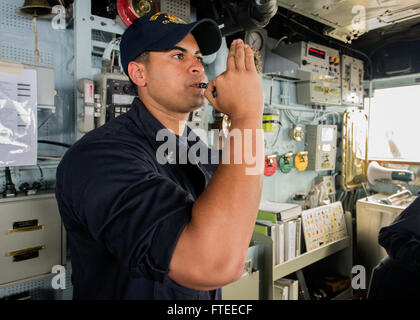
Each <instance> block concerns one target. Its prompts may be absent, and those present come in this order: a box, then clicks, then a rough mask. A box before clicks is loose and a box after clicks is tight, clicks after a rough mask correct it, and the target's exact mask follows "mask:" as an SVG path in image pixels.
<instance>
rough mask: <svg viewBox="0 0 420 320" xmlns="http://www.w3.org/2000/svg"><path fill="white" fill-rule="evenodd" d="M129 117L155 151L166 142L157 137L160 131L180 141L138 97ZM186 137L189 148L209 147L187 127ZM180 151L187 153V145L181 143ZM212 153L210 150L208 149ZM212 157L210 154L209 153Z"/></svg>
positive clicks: (134, 101)
mask: <svg viewBox="0 0 420 320" xmlns="http://www.w3.org/2000/svg"><path fill="white" fill-rule="evenodd" d="M127 113H128V115H129V117H130V118H131V119H132V120H133V121H134V122H135V124H136V126H137V127H138V128H139V130H140V131H141V133H142V134H143V135H144V136H146V138H147V140H148V141H149V142H150V144H151V145H152V146H153V148H154V149H155V151H156V150H157V149H158V148H159V146H160V145H162V144H163V143H164V142H165V141H158V139H157V135H158V132H159V131H160V130H164V131H162V132H164V135H168V136H170V135H172V136H174V138H175V139H177V140H179V136H178V135H176V134H174V133H172V132H170V131H169V130H168V129H167V128H166V127H165V126H164V125H163V124H162V123H161V122H160V121H159V120H158V119H156V118H155V117H154V116H153V115H152V114H151V113H150V112H149V110H147V108H146V107H145V105H144V103H143V102H142V101H141V100H140V99H139V98H138V97H136V98H135V99H134V100H133V103H132V105H131V108H130V110H129V111H128V112H127ZM184 136H186V137H188V148H190V147H192V146H194V145H195V144H196V143H200V144H201V145H204V146H205V147H206V148H208V147H207V145H206V144H205V143H204V142H203V141H202V140H201V139H200V137H199V136H197V135H196V134H195V133H194V131H193V130H192V129H191V128H190V127H189V126H188V125H187V126H186V132H184ZM179 147H180V150H179V152H184V151H185V148H186V146H185V144H184V143H182V142H180V143H179ZM208 150H209V151H210V149H208ZM209 156H210V152H209Z"/></svg>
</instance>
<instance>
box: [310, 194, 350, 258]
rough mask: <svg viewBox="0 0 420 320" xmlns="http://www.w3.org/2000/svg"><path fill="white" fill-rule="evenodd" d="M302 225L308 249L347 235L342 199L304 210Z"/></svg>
mask: <svg viewBox="0 0 420 320" xmlns="http://www.w3.org/2000/svg"><path fill="white" fill-rule="evenodd" d="M302 225H303V232H304V235H305V245H306V250H307V251H311V250H314V249H316V248H319V247H320V246H322V245H325V244H328V243H331V242H334V241H337V240H340V239H343V238H345V237H347V227H346V220H345V217H344V212H343V207H342V205H341V202H340V201H337V202H334V203H331V204H328V205H325V206H320V207H317V208H312V209H309V210H304V211H302Z"/></svg>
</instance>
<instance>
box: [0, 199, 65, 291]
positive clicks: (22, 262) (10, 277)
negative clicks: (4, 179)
mask: <svg viewBox="0 0 420 320" xmlns="http://www.w3.org/2000/svg"><path fill="white" fill-rule="evenodd" d="M0 230H1V231H0V270H1V272H0V285H9V284H12V283H13V284H15V283H16V282H20V281H27V280H30V279H33V278H34V277H40V276H43V275H45V276H47V275H51V270H52V267H53V266H54V265H64V264H65V263H66V261H65V260H66V254H65V251H66V249H65V248H66V238H65V231H64V228H63V226H62V223H61V218H60V215H59V211H58V206H57V202H56V199H55V195H54V194H51V193H50V194H43V195H35V196H26V197H16V198H3V199H0Z"/></svg>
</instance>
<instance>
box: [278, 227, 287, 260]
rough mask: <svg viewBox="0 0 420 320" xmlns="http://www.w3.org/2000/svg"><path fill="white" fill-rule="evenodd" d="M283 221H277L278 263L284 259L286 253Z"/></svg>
mask: <svg viewBox="0 0 420 320" xmlns="http://www.w3.org/2000/svg"><path fill="white" fill-rule="evenodd" d="M284 225H285V224H284V223H283V222H280V223H278V226H279V263H283V262H285V261H286V253H285V239H284Z"/></svg>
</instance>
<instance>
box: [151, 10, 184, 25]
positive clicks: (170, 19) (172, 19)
mask: <svg viewBox="0 0 420 320" xmlns="http://www.w3.org/2000/svg"><path fill="white" fill-rule="evenodd" d="M162 14H163V15H164V19H162V23H163V24H167V23H179V24H187V23H186V22H185V21H184V20H182V19H180V18H178V17H176V16H174V15H172V14H169V13H164V12H157V13H155V14H154V15H153V16H151V17H150V18H149V21H155V20H156V19H157V18H158V17H159V16H160V15H162ZM165 18H166V20H165Z"/></svg>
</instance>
